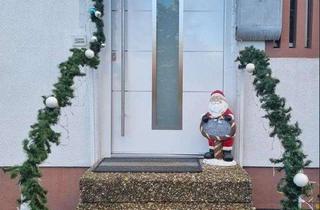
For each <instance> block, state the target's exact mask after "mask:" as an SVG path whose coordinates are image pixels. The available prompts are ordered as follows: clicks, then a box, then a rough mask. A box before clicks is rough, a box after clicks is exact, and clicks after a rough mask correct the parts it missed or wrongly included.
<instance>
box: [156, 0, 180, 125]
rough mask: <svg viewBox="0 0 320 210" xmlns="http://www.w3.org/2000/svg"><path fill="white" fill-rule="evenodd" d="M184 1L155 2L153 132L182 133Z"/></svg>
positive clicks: (165, 0)
mask: <svg viewBox="0 0 320 210" xmlns="http://www.w3.org/2000/svg"><path fill="white" fill-rule="evenodd" d="M182 11H183V5H182V0H180V1H179V0H154V1H153V49H152V51H153V52H152V129H163V130H180V129H182V40H181V37H182V30H181V29H182Z"/></svg>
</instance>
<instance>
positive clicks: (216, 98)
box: [200, 90, 236, 161]
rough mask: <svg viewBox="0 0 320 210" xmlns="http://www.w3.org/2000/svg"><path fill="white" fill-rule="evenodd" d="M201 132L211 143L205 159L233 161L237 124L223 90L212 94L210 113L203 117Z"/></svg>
mask: <svg viewBox="0 0 320 210" xmlns="http://www.w3.org/2000/svg"><path fill="white" fill-rule="evenodd" d="M200 131H201V133H202V135H203V136H204V137H205V138H206V139H208V143H209V152H206V153H205V154H204V158H206V159H212V158H216V159H221V158H222V159H223V160H224V161H233V156H232V153H231V152H232V146H233V141H234V138H233V137H234V135H235V132H236V124H235V122H234V116H233V113H232V111H231V110H230V109H229V105H228V103H227V101H226V98H225V96H224V94H223V92H222V91H221V90H215V91H213V92H212V93H211V97H210V100H209V106H208V112H207V113H205V114H204V115H203V116H202V119H201V124H200Z"/></svg>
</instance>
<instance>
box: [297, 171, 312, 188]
mask: <svg viewBox="0 0 320 210" xmlns="http://www.w3.org/2000/svg"><path fill="white" fill-rule="evenodd" d="M293 182H294V183H295V185H297V186H298V187H305V186H306V185H307V184H308V183H309V178H308V176H307V175H305V174H304V173H301V172H300V173H297V174H296V175H295V176H294V177H293Z"/></svg>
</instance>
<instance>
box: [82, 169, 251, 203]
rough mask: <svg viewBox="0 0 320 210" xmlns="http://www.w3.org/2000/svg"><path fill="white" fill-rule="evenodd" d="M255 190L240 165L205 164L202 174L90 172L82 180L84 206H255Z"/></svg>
mask: <svg viewBox="0 0 320 210" xmlns="http://www.w3.org/2000/svg"><path fill="white" fill-rule="evenodd" d="M251 189H252V187H251V181H250V178H249V176H248V174H247V172H245V171H244V170H243V169H242V168H241V167H239V166H230V167H221V166H208V165H205V166H204V167H203V172H201V173H94V172H91V171H87V172H86V173H85V174H84V175H83V176H82V178H81V180H80V199H81V203H82V204H92V203H97V204H108V205H113V203H128V205H129V204H130V203H149V202H151V203H194V202H195V203H226V204H233V203H234V204H237V203H243V204H244V205H247V204H251ZM115 205H120V204H115ZM123 205H124V204H123ZM192 205H193V204H192ZM197 205H199V204H197ZM203 205H205V204H203Z"/></svg>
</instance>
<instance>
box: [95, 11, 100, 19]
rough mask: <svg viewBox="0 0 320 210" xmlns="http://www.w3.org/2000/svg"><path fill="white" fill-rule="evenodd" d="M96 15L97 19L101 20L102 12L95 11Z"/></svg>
mask: <svg viewBox="0 0 320 210" xmlns="http://www.w3.org/2000/svg"><path fill="white" fill-rule="evenodd" d="M94 15H95V16H96V17H97V18H101V15H102V14H101V12H100V11H95V13H94Z"/></svg>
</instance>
